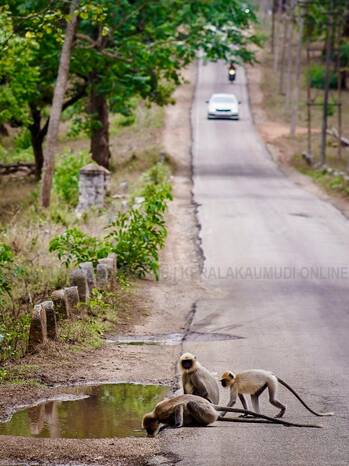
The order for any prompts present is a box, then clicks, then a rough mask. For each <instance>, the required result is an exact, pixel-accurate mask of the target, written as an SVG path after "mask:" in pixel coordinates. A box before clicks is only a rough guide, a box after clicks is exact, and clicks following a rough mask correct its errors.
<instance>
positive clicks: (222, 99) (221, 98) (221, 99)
mask: <svg viewBox="0 0 349 466" xmlns="http://www.w3.org/2000/svg"><path fill="white" fill-rule="evenodd" d="M211 102H217V103H220V104H222V103H227V104H230V103H233V102H236V99H235V97H234V96H230V95H217V96H213V97H211Z"/></svg>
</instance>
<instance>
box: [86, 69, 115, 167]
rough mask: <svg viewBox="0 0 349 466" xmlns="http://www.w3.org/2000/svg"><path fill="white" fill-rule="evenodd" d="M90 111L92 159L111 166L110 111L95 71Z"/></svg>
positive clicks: (91, 78) (92, 77) (92, 79)
mask: <svg viewBox="0 0 349 466" xmlns="http://www.w3.org/2000/svg"><path fill="white" fill-rule="evenodd" d="M90 80H91V94H90V107H89V110H90V113H91V117H92V125H91V154H92V159H93V160H94V161H95V162H97V163H98V164H99V165H102V166H103V167H105V168H109V165H110V157H111V154H110V149H109V112H108V103H107V100H106V98H105V97H104V95H102V94H100V93H99V92H98V87H97V84H98V78H97V76H96V74H95V73H94V74H93V75H92V76H91V77H90Z"/></svg>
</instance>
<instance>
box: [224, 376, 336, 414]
mask: <svg viewBox="0 0 349 466" xmlns="http://www.w3.org/2000/svg"><path fill="white" fill-rule="evenodd" d="M279 383H280V384H281V385H283V386H284V387H286V388H287V389H288V390H289V391H290V392H291V393H293V395H294V396H295V397H296V398H297V399H298V400H299V401H300V402H301V403H302V405H303V406H304V407H305V408H306V409H307V410H308V411H310V412H311V413H312V414H314V415H315V416H333V413H318V412H316V411H314V410H312V409H311V408H309V406H308V405H307V404H306V403H305V402H304V401H303V400H302V398H301V397H300V396H299V395H298V393H297V392H296V391H295V390H294V389H293V388H292V387H290V386H289V385H288V384H287V383H286V382H284V381H283V380H281V379H280V378H279V377H277V376H275V375H274V374H273V373H272V372H269V371H265V370H262V369H250V370H247V371H243V372H240V373H238V374H234V373H233V372H224V374H223V375H222V377H221V384H222V385H223V387H229V389H230V400H229V403H228V407H232V406H234V404H235V403H236V397H237V396H239V398H240V401H241V403H242V405H243V407H244V409H247V403H246V400H245V398H244V394H245V395H251V401H252V406H253V409H254V411H255V412H256V413H259V400H258V398H259V396H260V395H261V394H262V393H263V392H264V390H265V389H266V388H268V391H269V401H270V403H271V404H272V405H273V406H276V407H277V408H279V409H280V412H279V413H278V414H277V415H276V416H275V417H277V418H280V417H282V416H283V415H284V414H285V411H286V405H284V404H282V403H281V402H280V401H279V400H277V398H276V395H277V390H278V385H279ZM225 414H226V413H223V414H222V416H224V415H225Z"/></svg>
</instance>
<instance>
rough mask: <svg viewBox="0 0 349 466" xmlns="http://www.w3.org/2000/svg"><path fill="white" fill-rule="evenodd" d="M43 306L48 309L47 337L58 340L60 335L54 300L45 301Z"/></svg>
mask: <svg viewBox="0 0 349 466" xmlns="http://www.w3.org/2000/svg"><path fill="white" fill-rule="evenodd" d="M41 306H42V307H43V308H44V309H45V311H46V328H47V338H49V339H51V340H56V339H57V336H58V332H57V321H56V314H55V309H54V304H53V301H44V302H42V303H41Z"/></svg>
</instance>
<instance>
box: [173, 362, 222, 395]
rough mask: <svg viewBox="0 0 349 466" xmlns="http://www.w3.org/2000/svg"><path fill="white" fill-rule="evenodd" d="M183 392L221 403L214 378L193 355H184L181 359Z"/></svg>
mask: <svg viewBox="0 0 349 466" xmlns="http://www.w3.org/2000/svg"><path fill="white" fill-rule="evenodd" d="M179 369H180V371H181V375H182V386H183V392H184V393H185V394H187V395H197V396H201V397H202V398H205V399H206V400H208V401H210V402H211V403H214V404H218V403H219V386H218V382H217V380H216V379H215V378H214V376H213V375H212V374H211V373H210V372H209V371H208V370H207V369H206V368H205V367H203V366H202V365H201V364H200V363H199V361H198V360H197V359H196V356H194V355H193V354H191V353H184V354H182V356H181V357H180V359H179Z"/></svg>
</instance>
